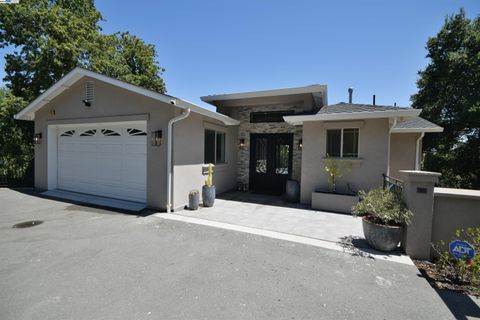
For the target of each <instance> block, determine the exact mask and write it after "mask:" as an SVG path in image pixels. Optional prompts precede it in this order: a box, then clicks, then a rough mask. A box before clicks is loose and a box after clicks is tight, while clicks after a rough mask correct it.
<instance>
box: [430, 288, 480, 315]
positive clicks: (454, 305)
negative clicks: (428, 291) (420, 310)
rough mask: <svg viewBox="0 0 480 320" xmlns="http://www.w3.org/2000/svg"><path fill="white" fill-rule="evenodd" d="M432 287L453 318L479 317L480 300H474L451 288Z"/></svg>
mask: <svg viewBox="0 0 480 320" xmlns="http://www.w3.org/2000/svg"><path fill="white" fill-rule="evenodd" d="M434 289H435V291H436V292H437V294H438V295H439V296H440V298H442V300H443V302H444V303H445V304H446V305H447V307H448V309H450V312H452V314H453V315H454V316H455V319H465V320H466V319H471V318H480V306H479V303H480V300H477V301H474V299H473V298H472V297H470V296H468V295H466V294H463V293H460V292H456V291H452V290H446V289H437V288H434Z"/></svg>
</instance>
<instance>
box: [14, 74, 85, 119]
mask: <svg viewBox="0 0 480 320" xmlns="http://www.w3.org/2000/svg"><path fill="white" fill-rule="evenodd" d="M80 70H82V69H80ZM82 77H83V75H81V74H80V73H78V70H77V68H75V69H73V70H72V71H70V72H69V73H68V74H67V75H65V76H64V77H63V78H62V79H60V80H59V81H58V82H56V83H55V84H54V85H52V86H51V87H50V88H48V90H46V91H45V92H43V93H42V94H41V95H39V96H38V97H37V98H36V99H35V100H33V101H32V102H31V103H30V104H29V105H28V106H26V107H25V108H23V109H22V110H20V112H18V113H17V114H15V115H14V116H13V118H14V119H17V120H29V121H32V120H33V119H34V117H35V111H37V110H38V109H40V108H41V107H43V106H44V105H45V104H47V103H48V102H50V101H51V100H52V99H53V98H55V97H56V96H58V95H59V94H60V93H62V92H63V91H65V90H66V89H68V88H69V87H70V86H71V85H72V84H74V83H75V82H77V81H78V80H79V79H81V78H82Z"/></svg>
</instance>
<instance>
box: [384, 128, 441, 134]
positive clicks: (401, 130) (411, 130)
mask: <svg viewBox="0 0 480 320" xmlns="http://www.w3.org/2000/svg"><path fill="white" fill-rule="evenodd" d="M418 132H425V133H431V132H443V128H442V127H438V128H397V129H395V128H393V129H392V133H418Z"/></svg>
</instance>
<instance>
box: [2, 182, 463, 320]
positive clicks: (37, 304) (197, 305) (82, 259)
mask: <svg viewBox="0 0 480 320" xmlns="http://www.w3.org/2000/svg"><path fill="white" fill-rule="evenodd" d="M27 220H42V221H43V223H42V224H39V225H37V226H34V227H31V228H21V229H17V228H12V225H14V224H16V223H19V222H24V221H27ZM0 256H1V259H0V288H1V290H0V314H1V318H2V319H253V318H254V319H334V318H335V319H337V318H343V319H358V318H364V319H379V318H382V319H450V318H453V317H457V316H459V315H462V314H463V315H466V312H467V311H460V313H462V314H459V313H458V312H459V311H454V312H456V313H455V314H453V313H452V311H450V309H449V308H448V307H447V305H446V304H445V303H444V301H442V299H441V298H440V296H439V295H438V294H437V293H436V292H435V291H434V290H433V289H432V288H431V287H430V286H429V284H428V283H427V282H426V281H425V280H424V279H423V278H421V277H420V276H419V273H418V271H417V269H416V268H415V267H414V266H411V265H405V264H400V263H392V262H385V261H380V260H375V259H368V258H364V257H361V256H355V255H350V254H347V253H342V252H338V251H333V250H328V249H323V248H318V247H314V246H308V245H302V244H298V243H293V242H288V241H282V240H276V239H271V238H266V237H261V236H257V235H250V234H247V233H239V232H233V231H229V230H223V229H217V228H211V227H205V226H200V225H194V224H188V223H183V222H176V221H169V220H165V219H159V218H158V217H156V216H154V215H151V216H146V217H139V216H134V215H127V214H123V213H116V212H112V211H108V210H102V209H95V208H89V207H83V206H80V205H76V204H70V203H65V202H60V201H54V200H48V199H42V198H39V197H36V196H35V195H29V194H28V193H24V192H18V191H13V190H8V189H0ZM452 310H453V309H452ZM468 312H470V313H471V312H472V311H468ZM468 315H471V314H468Z"/></svg>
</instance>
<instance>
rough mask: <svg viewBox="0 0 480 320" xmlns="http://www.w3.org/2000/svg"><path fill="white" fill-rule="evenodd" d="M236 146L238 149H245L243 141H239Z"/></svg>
mask: <svg viewBox="0 0 480 320" xmlns="http://www.w3.org/2000/svg"><path fill="white" fill-rule="evenodd" d="M238 146H239V147H240V149H245V147H246V144H245V139H240V140H239V141H238Z"/></svg>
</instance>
